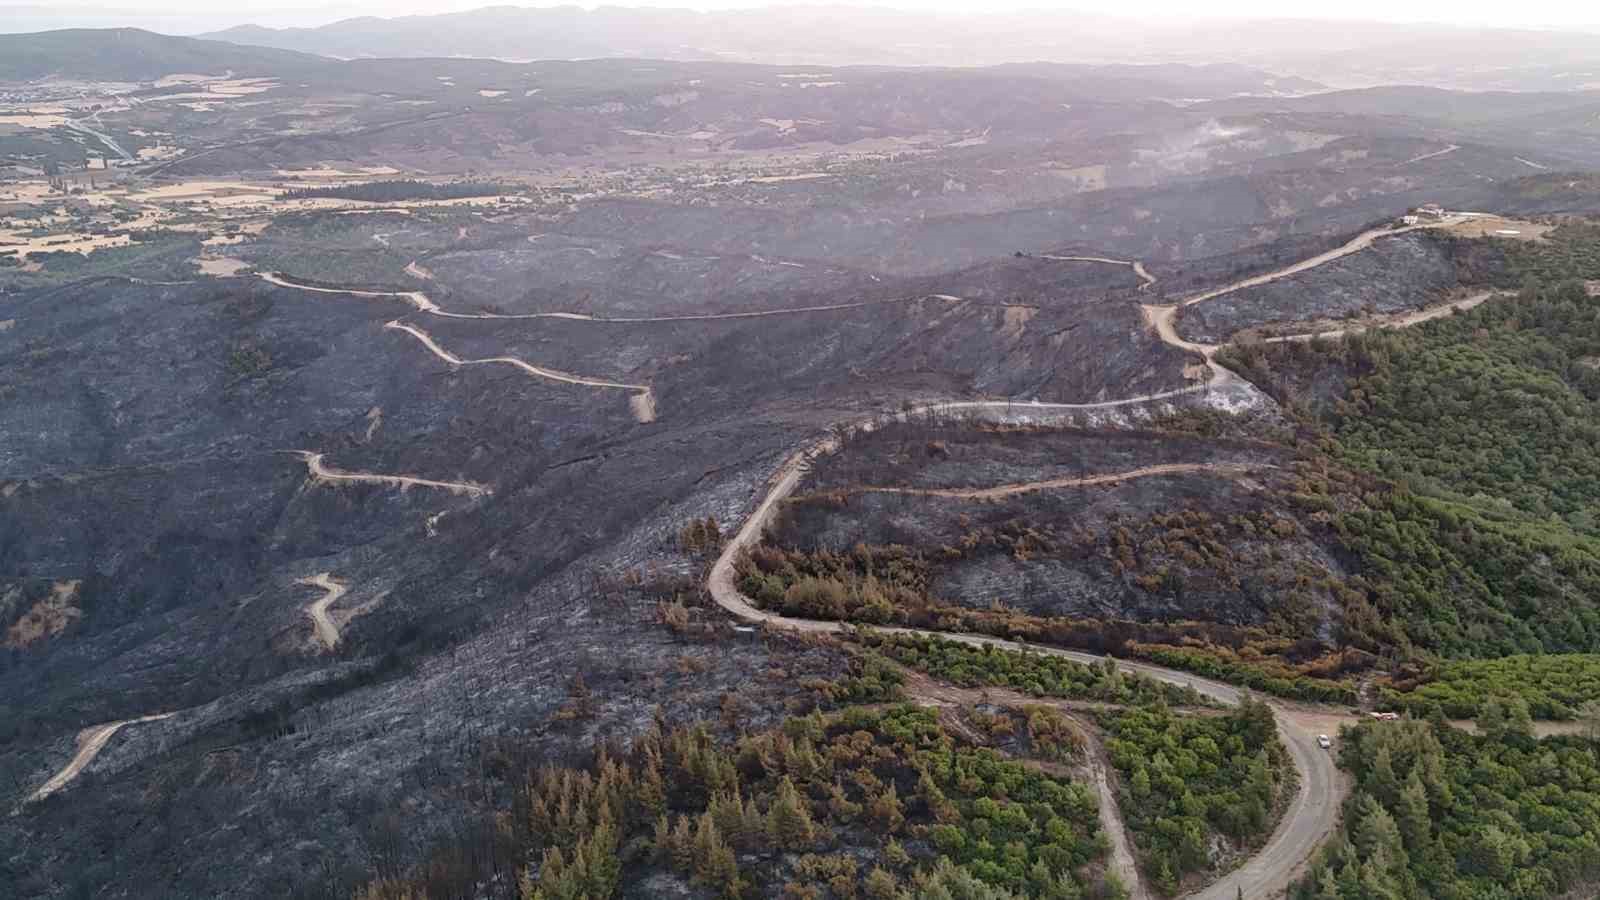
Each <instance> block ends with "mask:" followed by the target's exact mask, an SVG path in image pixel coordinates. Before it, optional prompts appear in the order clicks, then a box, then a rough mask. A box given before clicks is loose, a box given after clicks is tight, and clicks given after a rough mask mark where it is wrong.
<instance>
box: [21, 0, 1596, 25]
mask: <svg viewBox="0 0 1600 900" xmlns="http://www.w3.org/2000/svg"><path fill="white" fill-rule="evenodd" d="M507 2H508V0H398V2H388V3H381V2H375V0H344V2H335V3H330V4H320V5H313V4H311V3H307V2H305V0H280V2H276V3H274V2H265V3H263V2H248V0H247V2H235V3H228V4H218V3H216V2H215V0H152V2H148V3H143V4H135V3H131V2H126V0H122V2H119V0H108V2H105V3H103V4H99V3H97V4H92V5H91V4H87V3H84V4H76V3H68V4H56V3H51V4H43V3H39V2H38V0H32V2H31V3H29V2H19V0H0V10H5V12H4V14H3V15H0V31H31V30H37V29H39V28H58V27H68V26H73V25H78V26H92V27H105V26H108V25H114V24H129V25H140V26H142V27H158V26H163V25H164V26H165V27H164V28H161V30H168V31H173V32H178V33H182V32H186V31H187V32H193V31H200V30H206V29H210V28H219V27H225V26H227V25H235V24H241V23H245V22H259V23H261V24H270V25H318V24H323V23H325V22H330V21H334V20H336V19H340V18H347V17H349V16H354V15H388V16H392V15H405V14H409V13H429V12H451V11H457V10H463V9H472V8H475V7H478V6H488V5H493V4H497V3H507ZM819 2H822V0H819ZM834 3H835V4H836V5H848V6H877V7H893V8H898V9H908V10H921V11H928V12H938V13H945V14H958V15H959V14H970V13H974V12H977V11H990V10H1008V11H1017V10H1028V9H1050V10H1053V11H1066V10H1071V9H1085V10H1094V11H1100V12H1106V13H1114V14H1118V15H1125V14H1126V15H1159V16H1173V17H1189V18H1192V17H1196V16H1205V17H1305V16H1307V15H1310V14H1313V13H1314V14H1315V15H1317V16H1318V17H1323V18H1338V19H1368V20H1380V21H1390V22H1445V23H1452V24H1462V25H1501V26H1532V27H1557V28H1575V27H1584V30H1600V10H1597V9H1596V6H1595V4H1593V3H1591V2H1587V0H1554V2H1552V0H1524V2H1486V0H1408V2H1405V3H1397V2H1394V0H1334V2H1330V3H1325V4H1319V5H1315V6H1313V5H1310V4H1306V5H1294V6H1290V5H1287V4H1285V3H1283V2H1282V0H1210V2H1206V3H1195V2H1193V0H1115V2H1112V0H1069V2H1063V3H1049V2H1041V0H883V2H859V0H834ZM517 5H522V6H554V5H558V4H556V3H549V2H544V3H541V2H531V3H526V2H525V3H519V4H517ZM567 5H579V6H586V7H593V6H596V5H598V4H596V3H591V2H586V3H578V4H567ZM610 5H615V6H658V7H662V6H664V7H677V8H685V7H687V8H692V9H730V8H748V7H752V6H771V5H780V4H777V3H771V2H762V0H692V2H681V0H616V2H613V3H611V4H610ZM781 5H795V4H794V3H792V2H790V3H785V4H781Z"/></svg>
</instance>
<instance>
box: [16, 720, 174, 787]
mask: <svg viewBox="0 0 1600 900" xmlns="http://www.w3.org/2000/svg"><path fill="white" fill-rule="evenodd" d="M174 715H176V714H175V713H159V714H157V715H153V716H141V717H139V718H137V719H123V720H122V721H120V722H108V723H106V724H104V725H95V726H94V727H92V728H85V729H84V730H82V731H80V732H78V753H77V755H75V756H73V757H72V761H71V762H69V763H67V764H66V766H65V767H63V768H62V770H61V771H59V772H57V773H56V774H55V775H53V776H51V778H50V780H49V781H46V782H45V783H44V784H43V785H41V786H40V787H39V789H38V790H36V791H34V792H33V793H32V794H30V795H28V799H27V800H26V801H24V802H25V803H33V802H36V801H39V800H43V799H44V798H46V797H48V796H50V795H51V794H54V793H55V792H57V791H59V790H61V789H62V788H64V787H66V786H67V785H68V784H69V783H70V782H71V781H72V780H73V779H74V778H77V777H78V775H79V774H80V773H81V772H83V770H84V769H85V768H86V767H87V766H88V765H89V763H91V762H94V758H95V757H96V756H99V755H100V751H101V750H104V749H105V746H106V744H107V743H109V742H110V740H111V738H112V737H113V736H115V735H116V733H117V732H118V731H120V730H122V729H123V728H124V727H126V726H128V725H138V724H140V723H143V722H157V721H160V720H162V719H170V718H171V717H172V716H174Z"/></svg>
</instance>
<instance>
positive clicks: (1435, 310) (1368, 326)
mask: <svg viewBox="0 0 1600 900" xmlns="http://www.w3.org/2000/svg"><path fill="white" fill-rule="evenodd" d="M1497 293H1499V292H1498V291H1483V292H1481V293H1477V294H1473V295H1472V296H1471V297H1467V298H1465V299H1463V300H1456V301H1454V302H1451V303H1445V304H1442V305H1440V306H1430V307H1428V308H1427V309H1419V310H1416V311H1414V312H1409V313H1404V314H1402V315H1398V316H1386V317H1375V318H1373V319H1371V320H1369V321H1367V322H1364V323H1362V324H1358V325H1349V326H1346V327H1344V328H1335V329H1332V330H1330V331H1309V332H1305V333H1303V334H1284V335H1279V336H1277V337H1269V338H1262V339H1261V342H1262V343H1263V344H1287V343H1305V342H1307V341H1314V340H1317V339H1319V338H1321V339H1328V340H1331V339H1334V338H1341V337H1344V336H1345V335H1348V334H1360V333H1362V332H1364V331H1372V330H1374V329H1384V328H1408V327H1410V326H1412V325H1420V324H1422V323H1423V322H1432V321H1433V320H1434V319H1442V318H1444V317H1445V316H1449V315H1454V314H1455V313H1457V312H1466V311H1467V310H1469V309H1473V308H1475V307H1478V306H1481V305H1483V303H1484V301H1486V300H1488V299H1489V298H1491V297H1493V296H1494V295H1495V294H1497Z"/></svg>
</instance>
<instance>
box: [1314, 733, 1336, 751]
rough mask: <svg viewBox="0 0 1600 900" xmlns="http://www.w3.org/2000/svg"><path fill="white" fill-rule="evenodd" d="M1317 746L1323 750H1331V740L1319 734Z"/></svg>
mask: <svg viewBox="0 0 1600 900" xmlns="http://www.w3.org/2000/svg"><path fill="white" fill-rule="evenodd" d="M1317 746H1318V747H1321V748H1322V749H1324V750H1330V749H1332V748H1333V738H1330V737H1328V736H1327V735H1325V734H1319V735H1317Z"/></svg>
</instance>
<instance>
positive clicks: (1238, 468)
mask: <svg viewBox="0 0 1600 900" xmlns="http://www.w3.org/2000/svg"><path fill="white" fill-rule="evenodd" d="M1263 468H1269V469H1270V468H1275V467H1274V466H1269V465H1258V466H1246V465H1238V464H1234V463H1163V464H1161V465H1155V466H1145V467H1143V468H1139V469H1130V470H1128V471H1126V472H1115V473H1112V474H1108V475H1087V476H1083V477H1078V478H1051V479H1047V480H1044V481H1024V482H1018V483H1016V484H1001V485H996V486H994V487H986V488H910V487H854V488H843V489H841V490H837V491H831V492H830V493H845V494H912V495H915V496H918V497H952V498H956V499H961V500H996V499H999V498H1001V497H1011V496H1015V495H1017V494H1031V493H1033V492H1035V491H1047V490H1053V489H1055V488H1066V487H1089V486H1091V485H1098V484H1121V483H1122V482H1124V481H1131V480H1133V479H1135V478H1154V477H1160V476H1165V475H1215V476H1217V477H1219V478H1243V477H1245V476H1247V475H1249V474H1250V473H1251V472H1254V471H1259V470H1260V469H1263Z"/></svg>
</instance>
